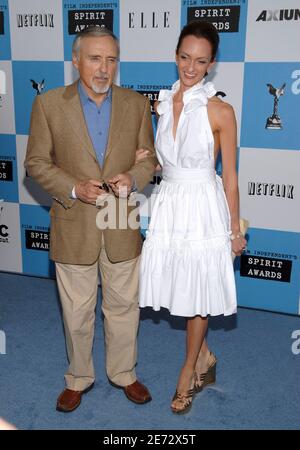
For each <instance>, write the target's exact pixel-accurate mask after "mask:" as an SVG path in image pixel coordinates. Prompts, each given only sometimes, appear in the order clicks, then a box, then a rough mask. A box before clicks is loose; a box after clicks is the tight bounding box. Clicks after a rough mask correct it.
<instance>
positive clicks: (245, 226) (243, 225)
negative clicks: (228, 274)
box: [231, 219, 249, 262]
mask: <svg viewBox="0 0 300 450" xmlns="http://www.w3.org/2000/svg"><path fill="white" fill-rule="evenodd" d="M248 228H249V220H247V219H240V230H241V233H242V235H243V236H245V234H246V233H247V230H248ZM231 256H232V262H233V261H234V259H235V257H236V254H235V253H233V252H231Z"/></svg>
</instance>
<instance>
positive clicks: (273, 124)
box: [265, 83, 286, 130]
mask: <svg viewBox="0 0 300 450" xmlns="http://www.w3.org/2000/svg"><path fill="white" fill-rule="evenodd" d="M267 86H268V90H269V94H271V95H273V97H274V105H273V114H272V115H271V116H270V117H268V118H267V122H266V126H265V128H268V129H269V130H281V129H282V123H281V119H280V117H279V115H278V101H279V97H281V96H282V95H283V94H284V88H285V86H286V83H283V85H282V86H281V87H280V88H275V87H274V86H272V84H270V83H267Z"/></svg>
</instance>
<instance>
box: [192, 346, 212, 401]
mask: <svg viewBox="0 0 300 450" xmlns="http://www.w3.org/2000/svg"><path fill="white" fill-rule="evenodd" d="M208 363H209V366H208V369H207V371H206V372H202V373H199V372H197V371H196V372H195V373H196V380H195V393H196V394H198V393H199V392H201V391H202V390H203V389H204V388H205V386H207V385H209V384H214V383H215V382H216V368H217V358H216V357H215V355H214V354H213V353H212V352H210V355H209V358H208Z"/></svg>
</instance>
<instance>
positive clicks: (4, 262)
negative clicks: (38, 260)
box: [0, 199, 22, 272]
mask: <svg viewBox="0 0 300 450" xmlns="http://www.w3.org/2000/svg"><path fill="white" fill-rule="evenodd" d="M0 270H4V271H8V272H22V250H21V237H20V212H19V205H17V204H16V203H6V202H4V201H3V200H1V199H0Z"/></svg>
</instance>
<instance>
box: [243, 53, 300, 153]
mask: <svg viewBox="0 0 300 450" xmlns="http://www.w3.org/2000/svg"><path fill="white" fill-rule="evenodd" d="M297 69H299V64H297V63H294V62H293V63H279V62H276V63H245V69H244V93H243V109H242V111H243V113H242V132H241V136H242V137H241V145H242V146H243V147H262V148H271V149H272V148H280V149H281V148H282V149H290V150H299V149H300V139H299V137H300V132H299V116H298V114H295V111H297V110H299V106H300V104H299V100H300V98H299V92H298V90H297V88H296V86H297V85H298V83H299V79H300V73H298V75H297ZM293 76H294V77H295V76H296V79H294V78H293ZM268 84H271V85H272V87H274V88H280V87H282V86H283V85H284V84H285V87H284V93H283V95H281V96H280V97H279V100H278V115H279V117H280V119H281V124H282V129H274V130H270V129H266V128H265V126H266V122H267V118H268V117H270V116H272V113H273V107H274V96H273V95H272V94H270V93H269V89H272V87H268V86H267V85H268Z"/></svg>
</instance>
